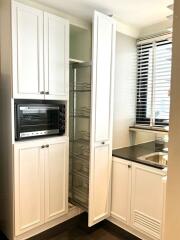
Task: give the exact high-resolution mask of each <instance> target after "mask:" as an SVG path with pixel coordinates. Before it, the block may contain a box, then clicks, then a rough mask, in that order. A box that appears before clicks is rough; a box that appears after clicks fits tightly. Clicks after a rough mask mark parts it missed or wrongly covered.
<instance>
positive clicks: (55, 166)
mask: <svg viewBox="0 0 180 240" xmlns="http://www.w3.org/2000/svg"><path fill="white" fill-rule="evenodd" d="M48 145H49V147H47V148H45V222H48V221H51V220H53V219H55V218H58V217H60V216H62V215H64V214H66V213H67V210H68V206H67V205H68V161H67V156H68V155H67V154H68V146H67V142H66V141H61V140H60V141H57V140H56V141H55V142H54V143H53V142H51V143H50V144H48Z"/></svg>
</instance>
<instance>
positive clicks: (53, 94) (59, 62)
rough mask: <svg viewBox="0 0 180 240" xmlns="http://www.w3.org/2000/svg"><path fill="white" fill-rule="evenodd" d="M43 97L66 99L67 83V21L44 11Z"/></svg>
mask: <svg viewBox="0 0 180 240" xmlns="http://www.w3.org/2000/svg"><path fill="white" fill-rule="evenodd" d="M44 44H45V45H44V56H45V98H46V99H55V100H61V99H67V98H68V83H69V79H68V78H69V22H68V21H67V20H65V19H63V18H60V17H58V16H54V15H51V14H49V13H44Z"/></svg>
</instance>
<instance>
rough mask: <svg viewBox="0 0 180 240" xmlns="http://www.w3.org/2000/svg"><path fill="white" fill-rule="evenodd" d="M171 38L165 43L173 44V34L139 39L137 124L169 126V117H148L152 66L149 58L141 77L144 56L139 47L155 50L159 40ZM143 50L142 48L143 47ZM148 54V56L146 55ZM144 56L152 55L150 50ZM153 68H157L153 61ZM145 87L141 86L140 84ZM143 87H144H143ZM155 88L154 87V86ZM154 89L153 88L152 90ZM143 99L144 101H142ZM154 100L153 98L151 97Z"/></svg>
mask: <svg viewBox="0 0 180 240" xmlns="http://www.w3.org/2000/svg"><path fill="white" fill-rule="evenodd" d="M165 40H166V41H167V40H169V43H165V44H164V45H167V44H172V34H171V33H168V34H164V35H161V36H157V37H153V38H148V39H146V40H138V41H137V83H136V91H137V92H136V124H137V125H149V126H169V118H168V119H162V118H161V119H159V118H153V117H152V115H151V117H150V118H148V117H147V108H148V103H147V98H148V81H149V75H148V74H149V73H148V72H149V67H150V64H149V63H150V61H149V60H148V63H147V65H144V63H143V65H144V66H145V69H146V70H145V73H143V75H145V76H143V77H140V76H139V75H140V74H141V70H140V69H141V67H142V65H141V64H142V63H141V61H140V59H141V58H142V55H139V54H138V51H139V50H138V48H139V47H141V46H143V50H144V49H145V48H146V45H147V49H152V50H153V51H154V48H155V47H157V45H156V44H157V43H158V42H161V41H162V42H163V41H165ZM141 50H142V48H141ZM145 55H146V56H145ZM145 55H144V57H146V58H147V55H150V54H149V52H148V53H146V54H145ZM152 66H153V68H155V67H154V66H155V64H154V63H152ZM153 81H155V80H154V76H152V82H153ZM140 85H141V86H142V85H143V87H139V86H140ZM142 88H143V89H142ZM152 88H153V87H152ZM152 91H153V90H152ZM142 99H143V101H142ZM151 101H153V99H151ZM152 111H153V112H154V109H153V108H152Z"/></svg>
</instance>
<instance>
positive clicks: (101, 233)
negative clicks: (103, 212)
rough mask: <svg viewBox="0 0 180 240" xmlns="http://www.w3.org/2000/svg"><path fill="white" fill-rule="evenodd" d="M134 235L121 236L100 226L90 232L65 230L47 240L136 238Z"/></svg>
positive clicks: (118, 239)
mask: <svg viewBox="0 0 180 240" xmlns="http://www.w3.org/2000/svg"><path fill="white" fill-rule="evenodd" d="M136 239H137V238H135V237H130V236H125V235H124V236H123V235H122V234H120V233H119V234H118V233H115V232H113V231H109V230H107V229H106V228H105V227H100V228H97V229H96V230H94V231H93V232H91V233H87V232H86V231H83V230H81V229H79V228H74V229H71V231H65V232H63V233H60V234H58V235H56V236H54V237H52V238H49V239H48V240H136Z"/></svg>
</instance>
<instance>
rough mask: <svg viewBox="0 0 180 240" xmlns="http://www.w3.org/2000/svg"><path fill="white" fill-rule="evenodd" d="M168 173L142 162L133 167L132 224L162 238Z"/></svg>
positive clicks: (157, 237) (151, 235) (154, 236)
mask: <svg viewBox="0 0 180 240" xmlns="http://www.w3.org/2000/svg"><path fill="white" fill-rule="evenodd" d="M165 181H166V173H165V172H163V171H162V170H157V169H153V168H150V167H147V166H143V165H140V164H133V167H132V202H131V225H132V226H133V227H134V228H136V229H137V230H139V231H141V232H142V233H145V234H147V235H148V236H150V237H153V238H154V239H162V230H163V212H164V203H165V201H164V195H165V194H164V192H165V184H164V183H165Z"/></svg>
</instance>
